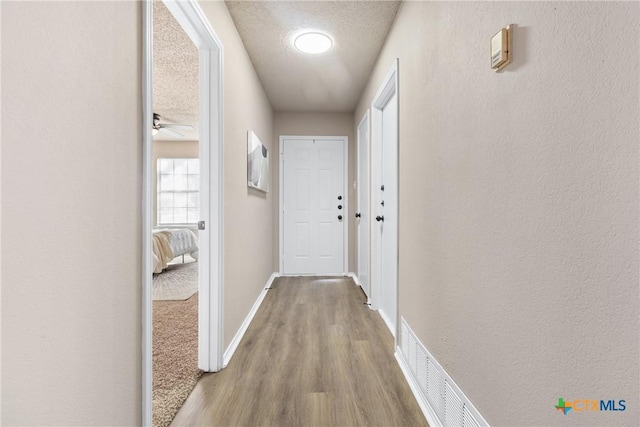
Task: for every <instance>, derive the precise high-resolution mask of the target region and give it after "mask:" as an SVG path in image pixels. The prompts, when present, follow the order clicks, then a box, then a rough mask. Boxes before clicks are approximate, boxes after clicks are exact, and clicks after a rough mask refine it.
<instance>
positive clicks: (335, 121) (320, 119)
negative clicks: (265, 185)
mask: <svg viewBox="0 0 640 427" xmlns="http://www.w3.org/2000/svg"><path fill="white" fill-rule="evenodd" d="M280 135H297V136H347V137H348V138H349V172H348V175H347V180H348V187H349V194H348V197H349V199H348V201H349V212H348V218H349V271H355V268H356V247H355V236H356V224H355V216H354V215H355V212H356V211H355V209H356V197H355V196H356V192H355V190H354V189H353V182H354V180H355V179H356V178H355V176H356V175H355V171H356V151H355V150H356V140H355V136H354V128H353V114H351V113H292V112H276V113H274V116H273V146H274V151H273V153H274V156H273V160H272V163H271V165H272V167H273V174H272V178H273V181H272V182H274V183H276V185H275V188H274V197H275V199H274V201H273V271H280V265H279V263H278V260H279V254H280V220H279V216H278V211H279V209H280V205H279V204H280V199H279V197H278V196H279V194H278V187H277V183H278V180H279V174H280V157H279V144H280Z"/></svg>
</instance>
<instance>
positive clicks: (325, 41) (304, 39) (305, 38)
mask: <svg viewBox="0 0 640 427" xmlns="http://www.w3.org/2000/svg"><path fill="white" fill-rule="evenodd" d="M293 44H294V45H295V47H296V48H297V49H298V50H299V51H301V52H304V53H322V52H326V51H328V50H329V49H331V46H333V40H331V37H329V36H328V35H326V34H323V33H318V32H308V33H304V34H300V35H299V36H298V37H296V39H295V40H294V42H293Z"/></svg>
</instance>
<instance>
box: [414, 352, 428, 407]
mask: <svg viewBox="0 0 640 427" xmlns="http://www.w3.org/2000/svg"><path fill="white" fill-rule="evenodd" d="M417 356H418V368H417V369H416V379H417V380H418V386H419V387H420V391H422V393H423V394H424V395H425V396H426V394H427V383H428V378H429V377H428V375H427V367H428V360H429V358H428V357H427V353H425V351H424V349H423V348H422V346H421V345H419V346H418V351H417Z"/></svg>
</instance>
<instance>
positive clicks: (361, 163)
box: [356, 111, 371, 298]
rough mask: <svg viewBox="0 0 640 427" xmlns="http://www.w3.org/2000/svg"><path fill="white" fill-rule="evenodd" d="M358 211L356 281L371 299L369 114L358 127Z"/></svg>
mask: <svg viewBox="0 0 640 427" xmlns="http://www.w3.org/2000/svg"><path fill="white" fill-rule="evenodd" d="M356 188H357V189H358V210H357V213H356V225H357V227H358V281H359V282H360V286H362V290H363V291H364V293H365V294H366V295H367V297H369V298H371V287H370V280H369V226H370V221H371V220H370V218H371V214H370V211H369V112H368V111H367V113H366V114H365V115H364V117H363V118H362V120H361V121H360V124H359V125H358V183H357V186H356Z"/></svg>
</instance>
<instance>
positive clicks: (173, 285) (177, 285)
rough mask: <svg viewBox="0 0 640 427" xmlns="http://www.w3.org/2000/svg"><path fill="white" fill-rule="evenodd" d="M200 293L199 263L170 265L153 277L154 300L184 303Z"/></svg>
mask: <svg viewBox="0 0 640 427" xmlns="http://www.w3.org/2000/svg"><path fill="white" fill-rule="evenodd" d="M196 292H198V263H197V262H189V263H186V264H170V265H169V266H168V267H167V269H166V270H164V271H163V272H162V273H160V274H154V275H153V300H154V301H166V300H178V301H184V300H186V299H188V298H190V297H191V296H192V295H193V294H195V293H196Z"/></svg>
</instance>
